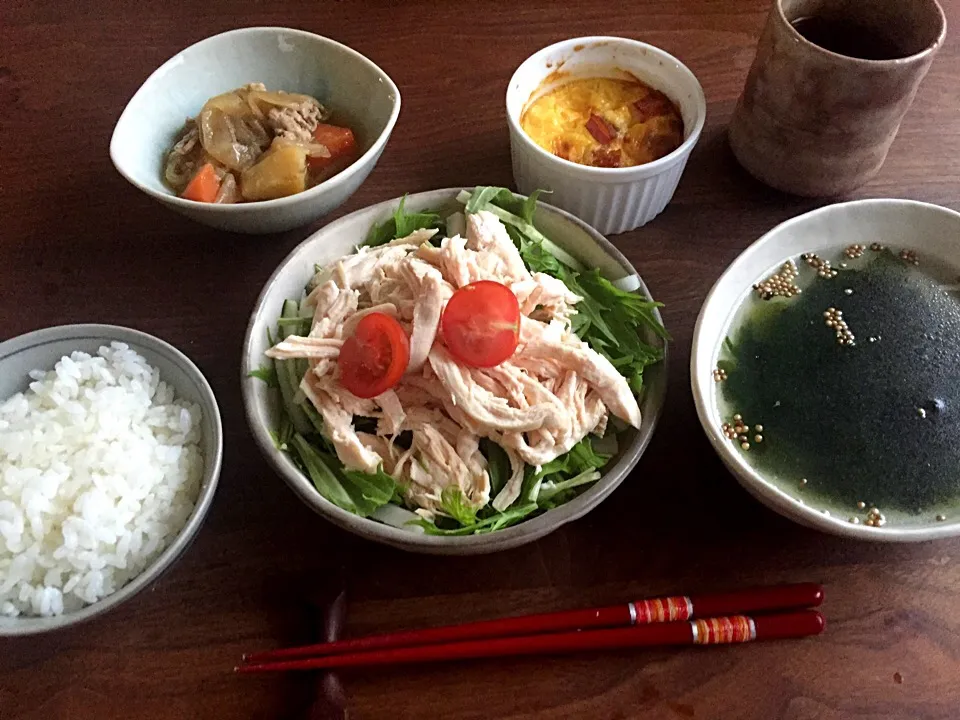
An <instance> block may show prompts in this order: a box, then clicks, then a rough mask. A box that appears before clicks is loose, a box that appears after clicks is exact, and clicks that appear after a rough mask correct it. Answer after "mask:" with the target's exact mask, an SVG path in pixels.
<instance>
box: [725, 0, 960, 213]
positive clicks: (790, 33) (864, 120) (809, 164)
mask: <svg viewBox="0 0 960 720" xmlns="http://www.w3.org/2000/svg"><path fill="white" fill-rule="evenodd" d="M811 17H813V18H817V19H819V20H821V21H822V22H823V23H824V25H826V24H828V23H832V25H827V26H828V27H832V28H834V29H836V28H838V27H839V28H846V29H849V28H850V27H851V26H853V27H856V28H858V29H859V30H860V31H862V33H863V35H862V36H861V35H860V34H857V35H856V37H854V38H851V37H850V36H849V35H847V36H844V35H842V34H841V35H840V37H839V43H838V44H839V45H840V47H838V48H837V50H838V51H837V52H833V51H831V50H827V49H825V48H823V47H821V46H820V45H816V44H814V43H813V42H811V41H810V40H807V39H806V38H805V37H804V36H803V35H801V34H800V32H798V30H797V29H796V28H795V27H794V26H793V25H792V24H791V23H795V22H797V21H798V20H800V19H801V18H811ZM801 27H802V25H801ZM946 28H947V22H946V18H945V17H944V14H943V10H942V9H941V8H940V6H939V5H938V4H937V2H936V0H774V2H773V8H772V9H771V11H770V16H769V18H768V19H767V24H766V28H765V29H764V31H763V34H762V35H761V37H760V42H759V44H758V46H757V55H756V58H755V59H754V61H753V67H752V68H751V69H750V74H749V76H748V77H747V82H746V86H745V87H744V90H743V95H742V96H741V97H740V101H739V103H737V108H736V110H735V111H734V115H733V119H732V121H731V123H730V130H729V137H730V146H731V148H732V149H733V152H734V155H736V157H737V160H738V161H739V162H740V164H741V165H743V167H744V168H746V169H747V171H748V172H750V174H751V175H753V176H754V177H756V178H757V179H758V180H760V181H761V182H764V183H766V184H767V185H770V186H772V187H775V188H777V189H779V190H783V191H786V192H789V193H793V194H795V195H804V196H808V197H817V196H831V195H840V194H843V193H845V192H848V191H850V190H853V189H854V188H856V187H858V186H860V185H862V184H863V183H865V182H866V181H867V180H869V179H870V178H871V177H873V176H874V175H875V174H876V173H877V172H878V171H879V170H880V167H881V166H882V165H883V161H884V159H885V158H886V156H887V150H889V148H890V144H891V143H892V142H893V139H894V137H896V134H897V130H898V129H899V127H900V121H901V120H902V119H903V116H904V114H905V113H906V112H907V109H908V108H909V107H910V103H911V102H913V96H914V95H915V94H916V91H917V87H918V86H919V84H920V81H921V80H922V79H923V76H924V75H926V73H927V69H928V68H929V67H930V63H931V62H932V61H933V56H934V55H935V54H936V52H937V50H938V49H939V47H940V45H941V44H942V43H943V39H944V36H945V35H946ZM868 33H869V35H868ZM808 34H810V33H808ZM844 37H846V38H847V40H848V41H854V45H853V46H852V47H855V46H856V44H861V45H862V42H863V41H864V38H870V37H875V38H876V39H877V40H881V39H882V40H887V41H891V42H892V46H890V49H895V52H892V53H889V54H890V55H892V57H887V58H886V59H881V60H866V59H862V58H858V57H853V56H852V54H853V53H851V55H843V54H840V51H841V50H843V49H844V47H843V46H844V44H845V43H844V39H843V38H844ZM833 39H834V40H837V39H838V38H837V37H834V38H833ZM867 42H868V43H869V40H868V41H867ZM823 44H824V45H827V44H830V43H827V42H824V43H823ZM878 45H879V43H878Z"/></svg>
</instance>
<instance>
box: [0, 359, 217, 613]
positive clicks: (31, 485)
mask: <svg viewBox="0 0 960 720" xmlns="http://www.w3.org/2000/svg"><path fill="white" fill-rule="evenodd" d="M30 377H31V379H32V380H33V382H31V384H30V387H29V390H27V391H26V392H24V393H18V394H16V395H14V396H13V397H11V398H9V399H7V400H6V401H3V402H2V403H0V615H4V616H9V617H15V616H18V615H41V616H50V615H59V614H61V613H69V612H71V611H75V610H78V609H80V608H82V607H83V606H85V605H88V604H91V603H95V602H96V601H98V600H100V599H102V598H104V597H106V596H108V595H110V594H111V593H113V592H116V591H117V590H119V589H120V588H121V587H123V586H124V585H125V584H126V583H127V582H129V581H130V580H132V579H133V578H134V577H136V576H137V575H138V574H139V573H140V572H142V571H143V570H144V569H145V568H146V567H147V566H148V565H149V564H150V563H151V562H152V561H153V560H154V559H155V558H156V557H157V556H158V555H160V553H161V552H163V550H164V549H165V548H166V547H167V546H168V545H170V544H171V543H172V542H173V540H174V539H175V538H176V536H177V534H178V533H179V532H180V530H181V529H182V528H183V526H184V525H185V524H186V522H187V519H188V518H189V517H190V515H191V513H192V512H193V509H194V506H195V504H196V502H197V497H198V495H199V492H200V484H201V481H202V479H203V470H204V463H203V456H202V453H201V450H200V442H201V439H202V438H201V426H200V421H201V411H200V407H199V406H197V405H196V404H194V403H187V402H183V401H180V400H178V399H176V398H175V397H174V392H173V389H172V388H171V387H170V386H169V385H167V384H166V383H164V382H163V381H162V380H161V379H160V372H159V370H157V369H156V368H154V367H152V366H151V365H150V364H148V363H147V361H146V360H145V359H144V358H143V357H142V356H141V355H139V354H138V353H137V352H135V351H134V350H132V349H130V348H129V347H128V346H127V345H125V344H124V343H119V342H114V343H111V345H110V346H109V347H101V348H100V350H99V352H98V354H97V355H96V356H90V355H88V354H87V353H83V352H74V353H73V354H72V355H70V356H69V357H63V358H61V360H60V361H59V362H58V363H57V364H56V367H55V368H54V369H53V370H52V371H33V372H31V373H30Z"/></svg>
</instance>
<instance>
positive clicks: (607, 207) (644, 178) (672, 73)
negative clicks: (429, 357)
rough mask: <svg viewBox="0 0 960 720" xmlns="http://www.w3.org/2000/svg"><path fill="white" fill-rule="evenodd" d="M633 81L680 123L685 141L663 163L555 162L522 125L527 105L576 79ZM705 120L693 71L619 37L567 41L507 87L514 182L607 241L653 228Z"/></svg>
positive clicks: (525, 66) (524, 67)
mask: <svg viewBox="0 0 960 720" xmlns="http://www.w3.org/2000/svg"><path fill="white" fill-rule="evenodd" d="M630 76H633V77H635V78H638V79H640V80H642V81H643V82H645V83H647V84H648V85H650V86H651V87H653V88H654V89H656V90H659V91H661V92H662V93H664V94H665V95H666V96H667V97H669V98H670V99H671V100H672V101H673V102H674V103H675V104H676V105H677V106H678V107H679V108H680V114H681V115H682V117H683V133H684V141H683V143H682V144H681V145H680V147H678V148H677V149H676V150H674V151H673V152H672V153H670V154H669V155H666V156H664V157H662V158H660V159H659V160H655V161H653V162H651V163H647V164H645V165H637V166H635V167H626V168H595V167H590V166H587V165H580V164H578V163H574V162H570V161H569V160H564V159H563V158H560V157H557V156H556V155H553V154H551V153H549V152H547V151H546V150H544V149H543V148H542V147H540V146H539V145H537V144H536V143H535V142H534V141H533V140H531V139H530V136H528V135H527V134H526V133H525V132H524V131H523V128H521V127H520V117H521V115H522V114H523V111H524V110H525V109H526V107H527V105H528V104H529V103H530V102H531V101H532V100H535V99H536V98H538V97H540V96H541V95H542V94H544V93H546V92H549V91H550V90H552V89H554V88H556V87H558V86H560V85H563V84H564V83H567V82H570V80H573V79H577V78H590V77H608V78H630ZM706 117H707V104H706V100H705V98H704V95H703V88H702V87H700V83H699V82H698V81H697V78H696V77H695V76H694V74H693V73H692V72H690V70H689V69H688V68H687V67H686V65H684V64H683V63H681V62H680V61H679V60H677V59H676V58H675V57H673V56H672V55H670V54H669V53H666V52H664V51H663V50H661V49H660V48H657V47H654V46H653V45H648V44H647V43H642V42H639V41H637V40H629V39H627V38H619V37H582V38H573V39H572V40H564V41H563V42H559V43H556V44H554V45H550V46H549V47H545V48H544V49H543V50H540V51H539V52H537V53H534V54H533V55H531V56H530V57H529V58H527V59H526V60H524V62H523V63H522V64H521V65H520V67H518V68H517V70H516V72H515V73H514V74H513V77H512V78H510V84H509V85H508V86H507V123H508V124H509V127H510V153H511V155H512V157H513V178H514V181H515V182H516V184H517V188H518V190H519V191H520V192H521V193H524V194H527V195H529V194H530V193H532V192H533V191H534V190H536V189H537V188H543V189H547V190H551V191H552V192H553V194H552V195H549V196H548V197H545V199H546V200H548V202H550V204H552V205H556V206H557V207H561V208H563V209H564V210H568V211H569V212H571V213H573V214H574V215H576V216H577V217H579V218H580V219H581V220H583V221H584V222H586V223H587V224H588V225H591V226H593V227H595V228H596V229H597V230H599V231H600V232H601V233H603V234H604V235H609V234H613V233H621V232H626V231H627V230H633V229H634V228H637V227H640V226H641V225H645V224H646V223H648V222H650V221H651V220H652V219H653V218H655V217H656V216H657V215H659V214H660V213H661V212H663V209H664V208H665V207H666V206H667V203H669V202H670V199H671V198H672V197H673V193H674V191H675V190H676V189H677V184H678V183H679V182H680V176H681V175H682V174H683V169H684V167H686V164H687V158H689V157H690V151H691V150H693V146H694V145H696V144H697V139H698V138H699V137H700V131H701V130H702V129H703V123H704V121H705V120H706Z"/></svg>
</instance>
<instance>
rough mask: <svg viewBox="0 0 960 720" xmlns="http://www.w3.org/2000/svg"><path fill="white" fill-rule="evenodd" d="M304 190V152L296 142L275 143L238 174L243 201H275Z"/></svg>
mask: <svg viewBox="0 0 960 720" xmlns="http://www.w3.org/2000/svg"><path fill="white" fill-rule="evenodd" d="M306 189H307V151H306V150H305V149H304V148H302V147H300V146H298V145H286V144H279V143H274V145H273V146H272V147H271V148H270V149H269V150H268V151H267V152H265V153H264V154H263V156H262V157H261V158H260V159H259V160H258V161H257V162H256V163H255V164H254V165H251V166H250V167H248V168H246V169H245V170H244V171H243V173H242V175H241V176H240V193H241V194H242V195H243V198H244V200H274V199H275V198H281V197H286V196H287V195H295V194H296V193H298V192H303V191H304V190H306Z"/></svg>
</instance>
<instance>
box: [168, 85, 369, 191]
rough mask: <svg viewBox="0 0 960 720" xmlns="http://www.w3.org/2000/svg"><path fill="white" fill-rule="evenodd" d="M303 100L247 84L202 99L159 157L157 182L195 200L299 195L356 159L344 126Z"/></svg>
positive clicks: (303, 97)
mask: <svg viewBox="0 0 960 720" xmlns="http://www.w3.org/2000/svg"><path fill="white" fill-rule="evenodd" d="M329 118H330V112H329V110H327V108H325V107H324V106H323V105H321V104H320V102H319V101H317V100H316V99H315V98H313V97H310V96H309V95H300V94H298V93H288V92H283V91H270V90H267V88H266V87H265V86H264V85H263V84H262V83H251V84H250V85H245V86H244V87H242V88H237V89H236V90H231V91H230V92H228V93H224V94H223V95H217V96H216V97H212V98H210V99H209V100H207V102H206V104H205V105H204V106H203V109H202V110H201V111H200V114H199V115H198V116H197V117H195V118H191V119H189V120H187V123H186V125H185V126H184V128H183V131H182V132H181V133H180V137H179V138H178V139H177V142H176V143H175V144H174V146H173V148H171V150H170V153H169V154H168V155H167V162H166V167H165V168H164V179H165V180H166V182H167V184H169V185H170V187H171V188H172V189H173V190H174V191H175V192H176V193H177V194H178V195H180V196H181V197H184V198H186V199H188V200H195V201H197V202H209V203H237V202H250V201H255V200H273V199H276V198H280V197H286V196H287V195H294V194H296V193H298V192H303V191H304V190H306V189H307V188H310V187H313V186H314V185H317V184H319V183H321V182H323V181H324V180H326V179H327V178H329V177H331V176H332V175H335V174H336V173H338V172H340V171H341V170H343V169H344V168H346V167H347V166H348V165H349V164H350V163H352V162H353V161H354V160H355V159H356V157H357V142H356V139H355V138H354V135H353V131H352V130H350V128H347V127H340V126H337V125H330V124H327V123H326V120H328V119H329Z"/></svg>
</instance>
